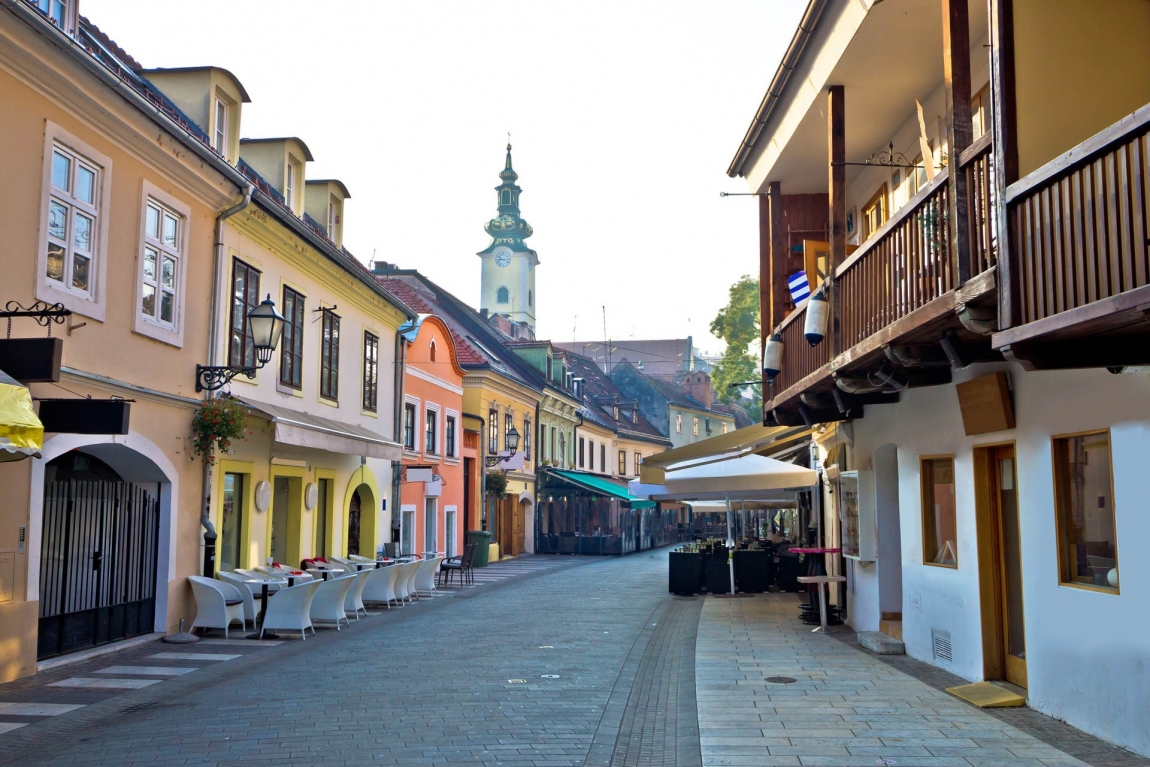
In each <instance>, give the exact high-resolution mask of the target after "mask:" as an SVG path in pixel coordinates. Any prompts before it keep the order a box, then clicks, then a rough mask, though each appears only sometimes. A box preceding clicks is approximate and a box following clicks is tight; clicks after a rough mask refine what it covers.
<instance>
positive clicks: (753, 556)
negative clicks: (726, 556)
mask: <svg viewBox="0 0 1150 767" xmlns="http://www.w3.org/2000/svg"><path fill="white" fill-rule="evenodd" d="M772 564H773V563H772V562H771V556H770V554H768V553H767V552H765V551H753V550H749V549H748V550H745V551H736V552H735V589H736V590H737V591H741V592H743V593H745V594H762V593H763V592H764V591H767V590H768V588H769V587H770V585H771V570H772V569H773V568H772V567H771V565H772Z"/></svg>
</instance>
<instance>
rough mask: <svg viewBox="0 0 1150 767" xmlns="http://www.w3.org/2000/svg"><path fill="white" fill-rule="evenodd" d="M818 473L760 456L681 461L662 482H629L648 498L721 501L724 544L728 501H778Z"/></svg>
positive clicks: (813, 481) (810, 482)
mask: <svg viewBox="0 0 1150 767" xmlns="http://www.w3.org/2000/svg"><path fill="white" fill-rule="evenodd" d="M817 483H818V474H817V473H816V472H814V471H812V470H811V469H806V468H803V467H802V466H795V465H794V464H792V463H785V462H783V461H776V460H775V459H773V458H765V457H763V456H761V455H753V454H752V455H744V456H740V457H737V458H719V459H717V460H716V459H713V460H699V461H684V462H683V463H681V464H675V465H672V466H668V467H667V469H666V481H665V483H664V484H663V485H650V484H642V483H640V482H639V481H638V480H633V481H632V482H631V483H629V487H630V492H631V493H632V494H633V495H646V496H647V497H648V498H650V499H651V500H656V501H663V500H676V501H687V502H690V501H706V500H716V501H723V502H724V505H725V508H726V512H727V544H728V546H730V547H731V548H733V547H734V541H733V540H732V538H731V501H732V500H734V501H778V500H787V499H791V498H794V497H795V494H796V493H797V492H799V491H800V490H805V489H807V488H810V487H814V486H815V485H816V484H817ZM728 562H729V565H730V570H731V593H732V594H734V593H735V560H734V558H733V557H731V558H730V559H729V560H728Z"/></svg>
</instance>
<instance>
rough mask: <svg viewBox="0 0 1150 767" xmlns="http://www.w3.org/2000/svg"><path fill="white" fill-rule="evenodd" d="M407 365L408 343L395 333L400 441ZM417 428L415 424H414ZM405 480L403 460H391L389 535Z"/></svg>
mask: <svg viewBox="0 0 1150 767" xmlns="http://www.w3.org/2000/svg"><path fill="white" fill-rule="evenodd" d="M406 367H407V344H406V343H404V340H403V335H402V334H401V333H399V332H396V334H395V407H394V409H395V419H394V421H395V422H394V426H393V428H394V429H395V431H394V432H393V435H394V439H395V441H396V442H398V441H399V440H400V439H402V437H401V436H400V435H401V434H403V405H404V381H405V379H404V371H405V370H406ZM412 428H413V429H414V428H415V424H412ZM402 480H403V463H402V461H392V462H391V525H390V526H389V528H388V535H394V533H393V532H392V531H393V530H395V520H396V519H397V517H396V514H399V497H400V493H401V491H402V489H403V488H402Z"/></svg>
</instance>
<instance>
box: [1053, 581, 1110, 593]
mask: <svg viewBox="0 0 1150 767" xmlns="http://www.w3.org/2000/svg"><path fill="white" fill-rule="evenodd" d="M1120 582H1121V581H1120ZM1058 585H1059V586H1061V587H1062V588H1064V589H1076V590H1078V591H1093V592H1095V593H1097V594H1109V595H1110V596H1114V597H1116V596H1119V595H1120V593H1121V592H1120V590H1119V589H1115V588H1110V587H1109V586H1095V585H1094V584H1092V583H1067V582H1065V581H1063V582H1062V583H1059V584H1058Z"/></svg>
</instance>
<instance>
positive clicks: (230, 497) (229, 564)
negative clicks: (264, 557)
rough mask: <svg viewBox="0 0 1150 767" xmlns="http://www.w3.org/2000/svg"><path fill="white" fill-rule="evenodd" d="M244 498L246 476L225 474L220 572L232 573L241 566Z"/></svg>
mask: <svg viewBox="0 0 1150 767" xmlns="http://www.w3.org/2000/svg"><path fill="white" fill-rule="evenodd" d="M243 497H244V475H243V474H231V473H228V474H224V504H223V521H222V522H221V524H220V546H219V556H220V572H231V571H232V570H235V569H236V568H237V567H240V566H241V565H240V551H241V550H242V542H241V540H240V535H242V533H243V524H242V523H243ZM257 564H258V563H257Z"/></svg>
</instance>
